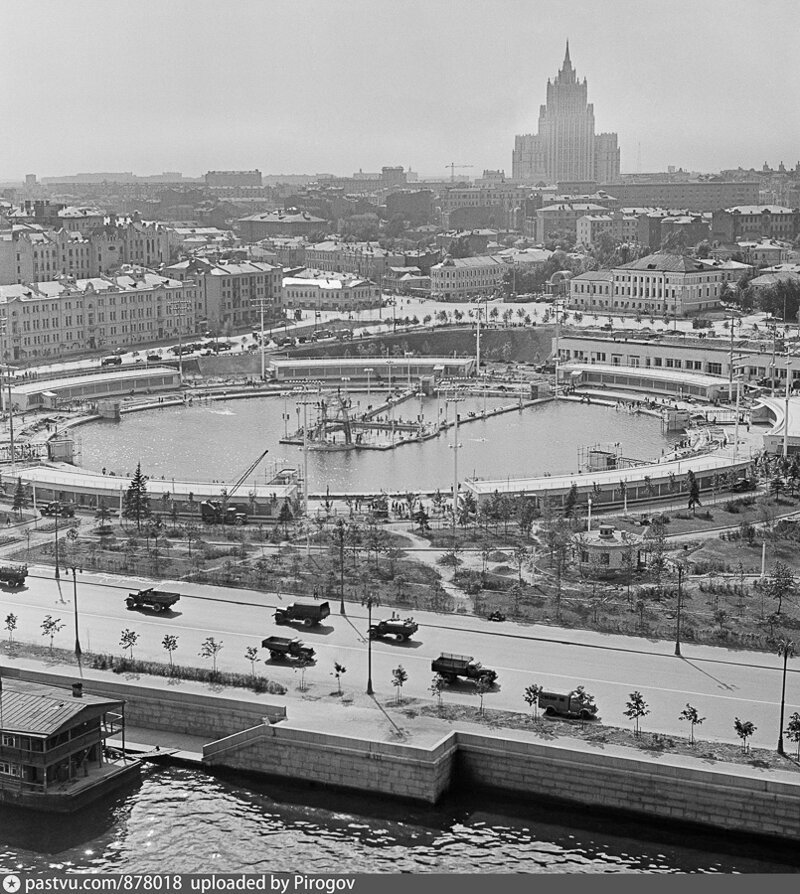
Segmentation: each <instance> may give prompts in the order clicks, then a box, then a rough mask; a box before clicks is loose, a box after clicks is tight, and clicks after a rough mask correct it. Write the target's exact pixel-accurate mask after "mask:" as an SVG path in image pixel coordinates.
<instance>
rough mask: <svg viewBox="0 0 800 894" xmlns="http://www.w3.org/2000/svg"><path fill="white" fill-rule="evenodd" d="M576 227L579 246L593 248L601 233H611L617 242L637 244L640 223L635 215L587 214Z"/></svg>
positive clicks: (579, 219)
mask: <svg viewBox="0 0 800 894" xmlns="http://www.w3.org/2000/svg"><path fill="white" fill-rule="evenodd" d="M575 227H576V236H577V242H578V244H579V245H583V246H584V247H586V248H593V247H594V246H595V245H596V244H597V240H598V239H599V237H600V234H601V233H610V234H611V236H612V237H613V238H614V239H615V240H616V241H617V242H636V240H637V236H638V227H639V222H638V220H637V218H635V217H634V216H633V215H630V214H623V213H622V212H621V211H615V212H613V213H611V214H586V215H584V216H583V217H579V218H578V220H577V223H576V225H575Z"/></svg>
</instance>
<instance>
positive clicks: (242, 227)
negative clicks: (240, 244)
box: [236, 211, 328, 242]
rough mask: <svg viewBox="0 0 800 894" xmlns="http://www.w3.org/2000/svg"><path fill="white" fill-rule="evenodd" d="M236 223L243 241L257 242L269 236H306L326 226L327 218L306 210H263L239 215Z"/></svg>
mask: <svg viewBox="0 0 800 894" xmlns="http://www.w3.org/2000/svg"><path fill="white" fill-rule="evenodd" d="M236 223H237V225H238V228H239V232H240V233H241V236H242V239H243V241H245V242H258V240H259V239H266V238H267V237H269V236H308V235H309V234H310V233H316V232H319V231H320V230H323V231H324V230H325V229H326V228H327V226H328V221H327V220H324V219H323V218H321V217H314V216H312V215H311V214H309V213H308V212H307V211H264V212H262V213H261V214H251V215H250V216H248V217H241V218H239V220H238V221H237V222H236Z"/></svg>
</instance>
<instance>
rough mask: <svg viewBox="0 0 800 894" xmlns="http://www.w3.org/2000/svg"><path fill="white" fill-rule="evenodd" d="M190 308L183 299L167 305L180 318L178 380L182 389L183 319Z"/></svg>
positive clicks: (177, 299)
mask: <svg viewBox="0 0 800 894" xmlns="http://www.w3.org/2000/svg"><path fill="white" fill-rule="evenodd" d="M189 307H190V304H189V302H188V301H186V300H185V299H181V298H176V299H174V300H173V301H170V302H168V303H167V308H168V309H169V310H172V311H174V312H175V316H176V317H177V318H178V379H179V380H180V384H181V387H183V319H184V315H185V314H186V312H187V311H188V310H189Z"/></svg>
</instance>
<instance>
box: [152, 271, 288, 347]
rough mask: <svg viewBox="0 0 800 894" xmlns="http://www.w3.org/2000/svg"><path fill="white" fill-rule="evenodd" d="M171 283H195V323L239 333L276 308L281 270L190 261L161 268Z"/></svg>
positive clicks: (279, 291)
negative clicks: (198, 307) (196, 289)
mask: <svg viewBox="0 0 800 894" xmlns="http://www.w3.org/2000/svg"><path fill="white" fill-rule="evenodd" d="M164 273H165V274H167V275H168V276H173V277H175V279H177V280H180V281H183V282H187V281H189V280H191V281H194V282H196V283H197V288H198V294H199V305H200V307H201V308H202V310H201V312H200V314H199V316H198V319H201V320H204V321H205V323H206V325H207V326H208V327H210V328H211V329H221V328H229V329H231V330H233V329H241V328H244V327H246V326H250V325H253V324H256V323H257V322H259V321H260V319H261V310H262V305H263V307H264V310H265V312H266V313H268V314H269V313H273V312H274V310H275V308H277V307H279V306H280V300H281V280H282V277H283V270H282V268H281V267H278V266H276V265H273V264H266V263H262V262H260V261H218V262H214V261H210V260H207V259H205V258H191V259H190V260H188V261H181V262H179V263H177V264H171V265H170V266H169V267H165V268H164Z"/></svg>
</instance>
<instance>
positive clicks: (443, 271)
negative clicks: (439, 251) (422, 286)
mask: <svg viewBox="0 0 800 894" xmlns="http://www.w3.org/2000/svg"><path fill="white" fill-rule="evenodd" d="M509 269H510V267H509V265H508V264H506V262H505V261H504V260H503V259H502V258H500V257H497V256H495V255H484V256H479V257H475V258H445V259H444V261H442V262H441V264H434V265H433V267H431V297H432V298H438V299H439V300H441V301H463V300H465V299H469V298H470V297H472V296H475V295H489V294H491V293H492V292H494V291H495V290H496V289H498V288H499V287H500V286H501V285H502V283H503V277H504V276H505V275H506V273H508V271H509Z"/></svg>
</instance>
